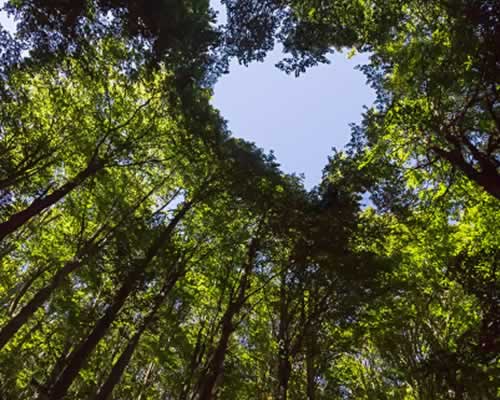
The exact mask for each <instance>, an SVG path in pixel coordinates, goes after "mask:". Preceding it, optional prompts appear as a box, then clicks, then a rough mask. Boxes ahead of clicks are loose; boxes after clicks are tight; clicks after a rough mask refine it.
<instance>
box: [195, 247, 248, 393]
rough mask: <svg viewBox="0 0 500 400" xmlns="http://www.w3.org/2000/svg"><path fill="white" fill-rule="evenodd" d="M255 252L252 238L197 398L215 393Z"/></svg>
mask: <svg viewBox="0 0 500 400" xmlns="http://www.w3.org/2000/svg"><path fill="white" fill-rule="evenodd" d="M256 254H257V240H256V239H252V241H251V242H250V245H249V249H248V260H247V262H246V264H245V267H244V269H243V274H242V276H241V278H240V283H239V288H238V294H237V296H236V299H235V300H234V301H231V302H230V303H229V306H228V308H227V310H226V312H225V313H224V316H223V317H222V329H221V336H220V339H219V342H218V344H217V347H216V349H215V352H214V354H213V356H212V358H211V360H210V363H209V365H208V370H207V373H206V374H205V376H204V377H203V378H202V381H201V384H200V388H199V390H198V400H211V399H213V397H214V395H215V390H216V388H217V381H218V380H219V378H220V376H221V375H222V371H223V367H224V359H225V356H226V352H227V347H228V344H229V339H230V338H231V334H232V333H233V332H234V330H235V326H234V323H233V318H234V316H235V315H236V314H237V313H238V312H239V311H240V310H241V308H242V307H243V305H244V304H245V301H246V298H245V294H246V290H247V288H248V286H249V284H250V281H249V279H250V274H251V272H252V269H253V265H254V260H255V256H256Z"/></svg>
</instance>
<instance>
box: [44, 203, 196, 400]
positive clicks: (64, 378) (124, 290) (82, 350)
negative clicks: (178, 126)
mask: <svg viewBox="0 0 500 400" xmlns="http://www.w3.org/2000/svg"><path fill="white" fill-rule="evenodd" d="M192 205H193V203H192V202H185V203H184V205H183V206H182V207H181V209H180V211H179V212H178V213H177V214H176V216H175V217H174V218H173V219H172V220H171V221H170V223H169V224H168V225H167V227H166V228H165V229H164V230H163V231H162V232H161V233H160V235H159V236H158V238H157V239H156V240H155V241H154V243H153V244H152V245H151V247H150V248H149V249H148V252H147V253H146V256H145V258H144V260H143V261H142V262H141V263H139V264H138V265H136V266H135V267H134V268H133V270H132V271H131V272H130V273H129V274H128V276H127V278H126V279H125V282H124V283H123V284H122V286H121V287H120V289H119V290H118V292H117V293H116V295H115V297H114V299H113V302H112V304H111V306H110V307H108V309H107V310H106V312H105V313H104V315H103V316H102V317H101V318H100V319H99V321H97V323H96V325H95V326H94V329H93V330H92V332H91V333H90V334H89V335H88V336H87V338H86V339H85V340H84V341H83V342H82V343H81V344H80V345H79V346H78V347H77V349H76V350H75V351H74V352H72V354H70V356H69V357H68V363H67V365H66V368H65V369H64V371H63V372H62V373H61V375H60V376H59V378H58V380H57V381H56V383H55V384H54V386H53V387H52V388H51V399H52V400H59V399H62V398H63V397H64V396H66V393H67V391H68V389H69V387H70V386H71V384H72V383H73V381H74V380H75V378H76V377H77V375H78V373H79V372H80V370H81V369H82V368H83V365H84V364H85V361H86V360H87V358H88V357H89V356H90V353H91V352H92V351H93V350H94V349H95V347H96V346H97V344H98V343H99V342H100V340H101V339H102V338H103V337H104V336H105V335H106V333H107V331H108V328H109V327H110V326H111V324H112V323H113V322H114V321H115V319H116V317H117V315H118V313H119V312H120V310H121V308H122V306H123V305H124V304H125V301H126V300H127V298H128V297H129V295H130V294H131V293H132V292H133V291H134V289H135V287H136V286H137V284H138V283H139V282H140V279H141V277H142V273H143V271H144V268H145V267H146V266H147V265H148V264H149V263H150V262H151V261H152V260H153V258H154V257H155V256H156V254H157V253H158V251H160V249H162V248H163V247H164V246H165V245H166V244H167V243H168V241H169V239H170V237H171V235H172V233H173V231H174V229H175V227H176V226H177V224H178V223H179V222H180V221H181V219H182V218H183V217H184V215H185V214H186V213H187V212H188V211H189V209H190V208H191V207H192Z"/></svg>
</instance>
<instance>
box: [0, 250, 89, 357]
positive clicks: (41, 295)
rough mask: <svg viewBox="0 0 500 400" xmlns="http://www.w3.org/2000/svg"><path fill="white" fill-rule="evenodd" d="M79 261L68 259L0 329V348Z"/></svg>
mask: <svg viewBox="0 0 500 400" xmlns="http://www.w3.org/2000/svg"><path fill="white" fill-rule="evenodd" d="M80 265H81V263H80V262H79V261H78V258H75V259H73V260H71V261H68V262H67V263H66V264H65V265H64V267H62V268H61V269H60V270H59V271H57V273H56V274H55V275H54V277H53V278H52V281H51V282H50V283H49V284H48V285H47V286H45V287H43V288H42V289H40V290H39V291H38V292H37V293H36V294H35V296H33V298H32V299H31V300H30V301H29V303H28V304H26V305H25V306H24V307H23V308H22V309H21V311H19V313H18V314H17V315H16V316H15V317H13V318H11V320H10V321H9V322H8V323H7V325H5V326H4V327H3V328H2V330H0V350H1V349H2V348H3V347H4V346H5V345H6V344H7V343H8V342H9V340H10V339H12V337H14V335H15V334H16V333H17V331H18V330H19V329H20V328H21V327H22V326H23V325H24V324H25V323H26V322H28V320H29V319H30V318H31V317H32V316H33V314H34V313H35V312H36V310H38V309H39V308H40V307H41V306H42V305H43V304H44V303H45V302H46V301H47V300H48V299H49V297H50V295H51V294H52V292H53V291H54V290H55V289H56V288H57V287H58V286H59V285H60V284H61V283H62V282H63V280H64V278H65V277H66V276H68V275H69V274H70V273H71V272H73V271H74V270H75V269H77V268H78V267H79V266H80Z"/></svg>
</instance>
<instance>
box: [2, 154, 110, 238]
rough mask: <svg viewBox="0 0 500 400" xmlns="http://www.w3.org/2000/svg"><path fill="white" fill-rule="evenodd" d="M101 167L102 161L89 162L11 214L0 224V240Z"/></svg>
mask: <svg viewBox="0 0 500 400" xmlns="http://www.w3.org/2000/svg"><path fill="white" fill-rule="evenodd" d="M102 168H104V163H102V162H100V161H97V160H95V161H93V162H90V163H89V164H88V165H87V168H85V169H84V170H83V171H81V172H80V173H79V174H78V175H77V176H75V177H74V178H73V179H71V180H70V181H69V182H67V183H65V184H64V185H63V186H61V187H60V188H59V189H56V190H54V191H53V192H52V193H51V194H49V195H46V196H44V197H41V198H38V199H36V200H35V201H33V203H31V204H30V205H29V206H28V207H27V208H25V209H24V210H22V211H19V212H18V213H16V214H14V215H12V216H11V217H10V218H9V219H8V220H7V221H5V222H3V223H1V224H0V241H1V240H3V239H4V238H5V236H7V235H9V234H10V233H12V232H14V231H15V230H16V229H18V228H20V227H21V226H23V225H24V224H25V223H26V222H28V221H29V220H30V219H31V218H33V217H35V216H37V215H38V214H40V213H41V212H42V211H43V210H45V209H46V208H49V207H50V206H52V205H54V204H55V203H57V202H58V201H59V200H61V199H62V198H63V197H64V196H66V195H67V194H68V193H70V192H71V191H72V190H73V189H75V188H76V187H78V186H80V185H81V184H82V183H83V182H84V181H85V180H86V179H87V178H89V177H90V176H93V175H95V174H96V173H97V172H98V171H99V170H101V169H102Z"/></svg>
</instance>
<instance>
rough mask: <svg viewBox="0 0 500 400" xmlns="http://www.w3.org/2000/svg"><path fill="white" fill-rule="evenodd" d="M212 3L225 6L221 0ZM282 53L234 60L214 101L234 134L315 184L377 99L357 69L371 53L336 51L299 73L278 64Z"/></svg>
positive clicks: (308, 184)
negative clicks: (258, 59) (287, 71)
mask: <svg viewBox="0 0 500 400" xmlns="http://www.w3.org/2000/svg"><path fill="white" fill-rule="evenodd" d="M212 5H213V7H214V8H215V9H216V10H217V11H219V12H220V13H221V14H222V13H223V12H224V11H223V8H222V7H221V6H220V5H219V3H218V2H217V1H212ZM219 19H220V20H221V21H223V20H224V17H223V16H221V15H219ZM280 59H281V54H280V51H279V50H276V51H274V52H273V53H271V54H270V55H269V56H268V57H267V59H266V60H265V61H264V62H263V63H253V64H250V66H248V67H244V66H242V65H239V64H237V63H236V62H234V63H233V64H232V65H231V69H230V73H229V74H228V75H225V76H223V77H222V78H221V79H220V80H219V82H218V83H217V84H216V86H215V95H214V98H213V104H214V106H215V107H217V108H218V109H220V111H221V114H222V116H223V117H224V118H225V119H226V120H228V125H229V128H230V130H231V131H232V133H233V135H234V136H237V137H242V138H244V139H247V140H250V141H253V142H255V143H256V144H257V145H258V146H259V147H262V148H264V149H265V150H266V151H269V150H274V153H275V155H276V158H277V161H278V162H279V163H280V164H281V168H282V169H283V171H285V172H288V173H292V172H295V173H298V174H300V173H303V174H304V175H305V182H304V183H305V185H306V187H307V188H311V187H312V186H314V185H316V184H318V183H319V182H320V179H321V174H322V170H323V167H324V166H325V165H326V162H327V158H328V155H329V154H331V149H332V147H336V148H337V149H340V148H342V147H343V146H344V145H345V144H346V143H347V142H348V141H349V138H350V128H349V124H350V123H352V122H359V121H360V119H361V114H362V112H363V106H364V105H366V106H370V105H371V104H372V103H373V101H374V98H375V95H374V92H373V90H372V89H371V88H370V87H368V86H367V85H366V79H365V77H364V75H363V74H362V73H361V72H360V71H358V70H355V69H354V67H355V66H356V65H358V64H363V63H365V62H366V61H367V59H368V57H367V56H366V55H357V56H356V57H354V58H353V59H351V60H348V59H347V56H346V54H339V53H336V54H334V55H333V56H332V57H331V61H332V63H331V64H329V65H321V66H318V67H314V68H311V69H309V70H308V71H307V72H306V73H305V74H302V75H301V76H300V77H298V78H295V77H294V76H293V75H286V74H285V73H284V72H282V71H280V70H278V69H277V68H275V67H274V65H275V64H276V62H278V61H279V60H280Z"/></svg>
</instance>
